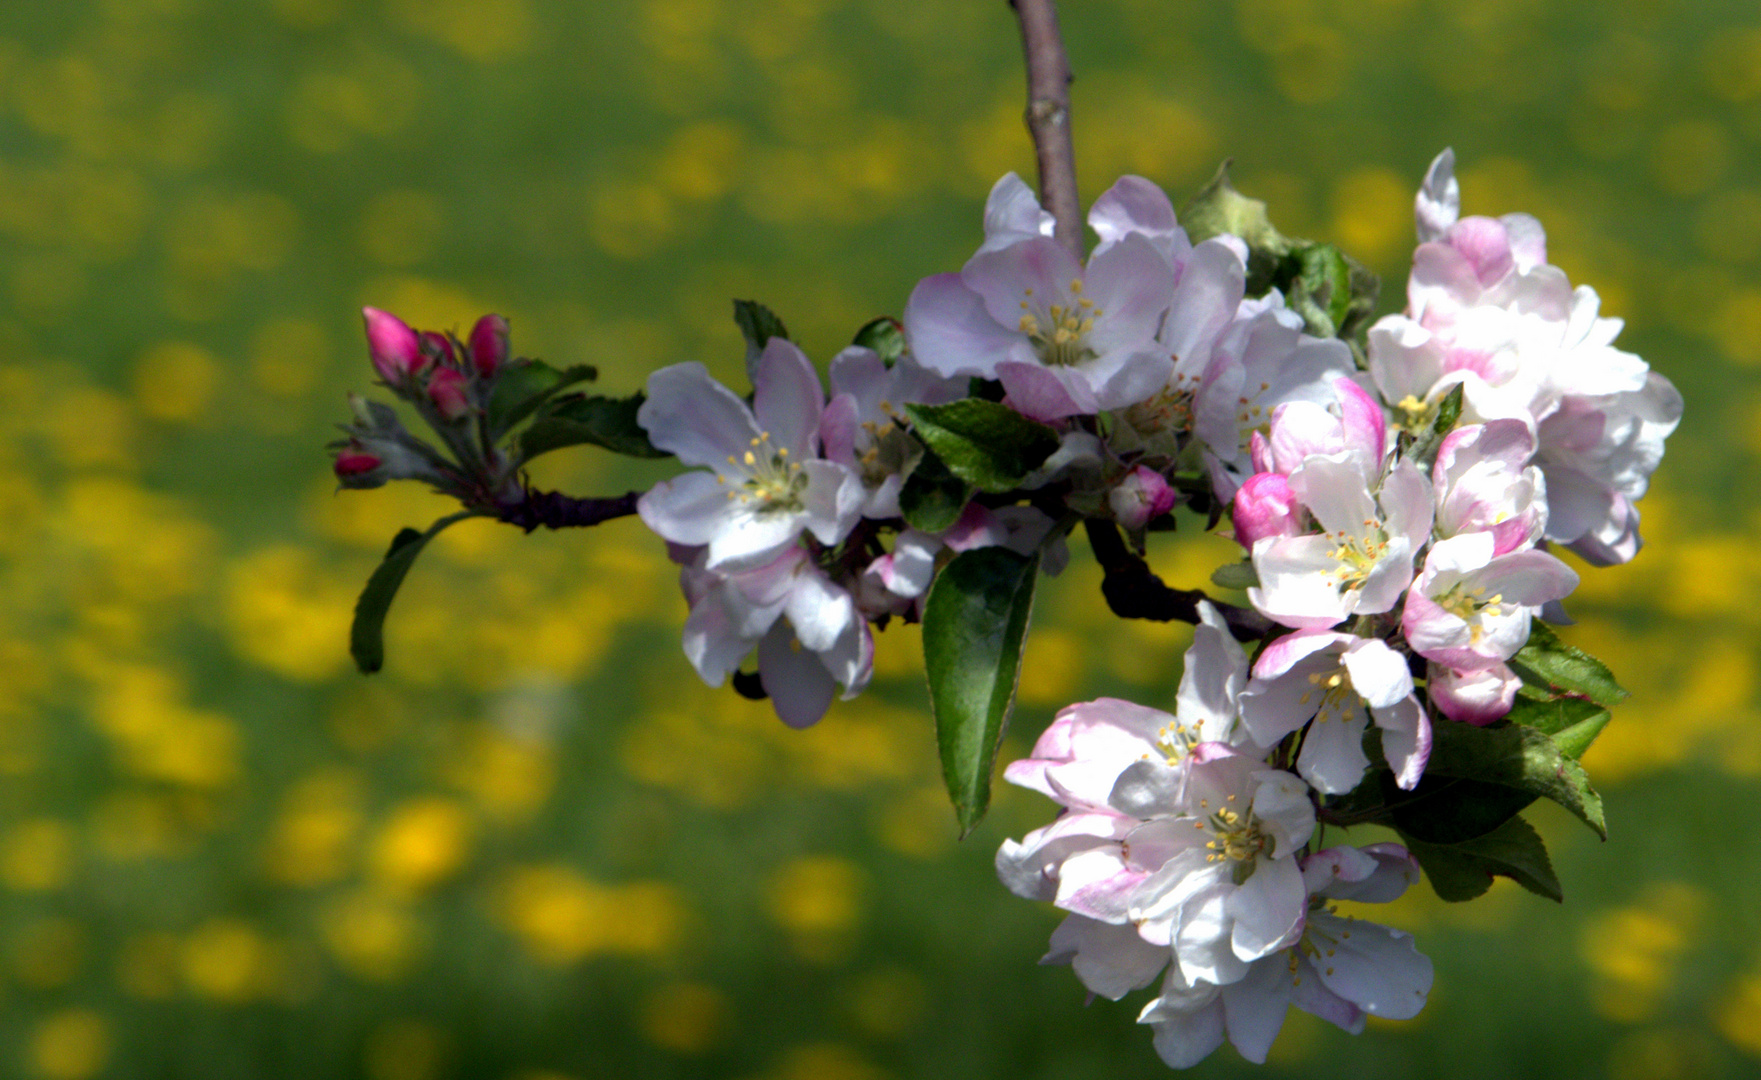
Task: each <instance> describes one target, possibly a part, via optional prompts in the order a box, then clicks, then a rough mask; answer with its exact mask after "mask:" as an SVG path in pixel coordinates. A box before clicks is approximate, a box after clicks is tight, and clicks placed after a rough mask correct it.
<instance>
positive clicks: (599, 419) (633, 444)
mask: <svg viewBox="0 0 1761 1080" xmlns="http://www.w3.org/2000/svg"><path fill="white" fill-rule="evenodd" d="M643 400H644V398H643V395H642V393H641V392H640V391H638V392H637V393H635V394H633V395H631V396H630V397H627V398H608V397H597V396H595V397H585V396H580V395H569V396H566V397H562V398H556V399H553V400H551V401H549V402H546V403H545V405H544V407H543V408H541V409H540V410H539V411H538V415H537V416H535V417H534V418H533V420H532V423H531V425H530V426H528V427H527V428H526V430H525V431H523V432H521V433H520V458H521V460H522V461H530V460H532V459H533V458H535V457H537V456H538V455H539V454H548V453H549V452H550V451H552V450H560V449H562V448H563V447H565V446H580V445H582V444H583V443H591V444H592V445H594V446H602V447H604V448H605V449H607V450H610V451H612V452H614V453H618V454H624V455H627V456H629V457H640V458H664V457H671V456H672V455H671V454H668V453H667V452H666V451H665V450H657V449H655V447H654V444H652V443H650V442H649V441H648V433H647V432H645V431H643V430H642V425H640V424H638V423H637V422H636V410H637V409H640V408H641V407H642V402H643Z"/></svg>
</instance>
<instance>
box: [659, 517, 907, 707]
mask: <svg viewBox="0 0 1761 1080" xmlns="http://www.w3.org/2000/svg"><path fill="white" fill-rule="evenodd" d="M673 555H674V557H675V559H678V560H679V561H681V564H682V565H681V571H680V582H681V585H682V586H683V588H684V592H685V598H686V601H687V602H688V603H689V604H690V607H691V614H690V615H689V616H688V617H687V618H686V620H685V631H684V647H685V656H686V658H687V659H689V660H690V661H691V665H692V666H693V667H694V668H696V669H697V673H698V675H699V676H701V677H702V679H703V681H704V682H706V683H708V684H709V685H711V686H720V685H721V684H722V683H723V682H725V681H726V680H727V677H728V676H729V675H730V674H732V673H733V672H734V670H735V669H736V668H738V667H739V666H740V662H741V661H742V660H743V659H745V657H746V656H747V655H748V654H749V653H751V652H752V650H753V648H754V647H756V648H757V649H758V673H759V679H760V682H761V684H762V685H763V686H764V689H765V691H766V693H768V694H769V695H770V698H771V702H772V704H773V705H774V706H775V708H776V712H777V715H778V717H780V718H781V719H782V721H783V722H784V723H786V724H788V725H789V726H790V727H807V726H809V725H811V724H813V723H815V722H817V721H818V720H819V718H820V717H822V716H824V715H825V711H826V709H827V708H828V707H829V706H830V705H831V702H832V698H833V697H834V696H836V695H837V693H838V691H837V684H842V685H843V687H844V690H843V695H842V696H843V697H844V698H846V699H848V698H852V697H855V696H856V695H857V694H858V693H860V692H861V691H862V689H863V688H864V687H865V686H866V685H867V684H868V680H869V677H870V675H871V674H872V673H873V663H874V639H873V636H872V634H871V633H870V632H869V629H868V623H867V622H866V621H865V620H864V619H863V618H861V616H860V614H859V613H858V612H857V609H856V603H855V600H854V599H853V598H852V597H851V595H850V593H849V591H848V590H847V589H845V588H843V587H842V586H840V585H838V584H837V583H835V582H833V581H832V580H831V579H830V577H828V576H827V574H826V573H825V571H824V570H822V569H820V568H819V567H818V566H817V565H815V564H814V562H813V560H812V559H811V558H810V557H809V555H808V553H807V551H806V549H805V548H803V547H801V546H799V545H794V546H791V547H788V548H786V549H784V551H783V553H782V554H781V555H779V556H778V557H777V558H776V559H774V560H773V561H771V562H770V563H768V564H765V565H763V566H759V567H755V568H753V569H750V570H744V571H738V572H729V573H723V572H718V571H716V570H714V569H711V568H709V567H708V566H707V556H708V552H707V549H706V548H701V547H698V548H674V549H673Z"/></svg>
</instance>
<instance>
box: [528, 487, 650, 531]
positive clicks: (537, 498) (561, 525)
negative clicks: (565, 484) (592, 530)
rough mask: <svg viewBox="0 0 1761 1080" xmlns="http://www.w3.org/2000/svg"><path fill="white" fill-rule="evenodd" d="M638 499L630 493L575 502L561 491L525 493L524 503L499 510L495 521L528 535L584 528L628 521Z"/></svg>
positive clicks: (639, 496)
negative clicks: (545, 530) (620, 519)
mask: <svg viewBox="0 0 1761 1080" xmlns="http://www.w3.org/2000/svg"><path fill="white" fill-rule="evenodd" d="M641 497H642V493H641V492H640V491H632V492H629V493H627V494H624V495H616V496H613V497H611V498H606V499H576V498H572V497H570V496H568V495H564V494H563V493H562V492H560V491H532V490H529V489H528V490H527V492H526V497H525V498H524V499H522V500H520V501H519V502H517V503H511V504H509V505H506V506H502V507H499V508H498V509H497V513H496V520H498V521H505V522H507V523H508V524H510V525H518V526H519V527H520V528H522V529H525V530H526V531H527V532H531V531H532V530H533V529H536V528H538V527H539V526H541V525H542V526H543V527H544V528H546V529H570V528H583V527H586V526H588V525H598V524H599V523H600V522H602V521H611V520H612V519H613V518H621V517H629V516H630V515H631V514H634V513H635V512H636V500H637V499H639V498H641Z"/></svg>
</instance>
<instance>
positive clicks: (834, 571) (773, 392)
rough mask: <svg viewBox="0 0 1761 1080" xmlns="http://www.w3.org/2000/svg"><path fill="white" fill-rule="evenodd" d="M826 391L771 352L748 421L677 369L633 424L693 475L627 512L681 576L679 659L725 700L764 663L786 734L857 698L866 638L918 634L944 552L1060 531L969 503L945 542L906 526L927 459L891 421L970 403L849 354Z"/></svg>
mask: <svg viewBox="0 0 1761 1080" xmlns="http://www.w3.org/2000/svg"><path fill="white" fill-rule="evenodd" d="M830 374H831V396H830V399H829V400H828V399H827V395H826V392H825V389H824V388H823V387H822V386H821V384H820V380H819V376H818V374H817V373H816V372H815V371H814V369H813V365H812V363H810V362H809V361H808V359H807V356H806V354H804V353H803V352H802V351H801V350H800V348H798V347H797V346H795V345H794V344H793V343H792V342H790V341H788V340H787V339H785V338H782V337H772V338H770V339H769V341H768V342H767V343H765V345H764V347H763V349H762V351H761V352H760V354H759V355H758V357H757V360H756V363H755V364H754V365H753V370H752V382H753V393H752V400H751V403H750V404H748V403H747V402H745V401H742V400H741V399H740V398H739V397H738V396H737V395H735V394H734V392H733V391H731V390H729V389H728V388H727V387H725V386H723V385H722V384H721V383H718V382H716V381H715V380H714V379H713V378H711V377H710V375H709V372H708V371H707V370H706V369H705V368H704V367H703V365H702V364H697V363H686V364H676V365H673V366H672V367H667V368H662V369H661V370H659V371H656V372H655V373H654V374H653V375H651V376H649V379H648V397H647V400H646V401H645V402H644V403H643V404H642V406H641V409H640V410H639V411H638V413H637V421H638V422H639V423H640V424H641V425H642V427H643V429H644V430H645V431H646V432H647V433H648V438H649V440H650V441H651V442H652V443H653V444H654V445H655V446H656V447H658V448H659V449H661V450H665V451H668V452H670V453H672V454H674V455H676V456H677V457H678V459H679V461H680V462H681V463H683V464H685V465H691V466H698V467H700V470H701V471H696V472H688V473H685V474H684V475H682V476H679V477H677V478H675V479H673V480H668V481H665V482H663V483H661V484H659V485H657V486H656V487H654V488H653V489H652V490H650V491H649V492H648V493H647V494H646V495H644V496H643V497H642V499H641V500H640V502H639V503H638V504H637V509H638V512H639V513H640V514H641V515H642V520H643V522H644V523H646V524H647V525H648V527H649V528H651V529H653V530H654V531H655V532H656V533H657V534H659V535H660V536H661V537H662V538H663V539H665V540H666V541H667V542H668V544H669V550H670V551H671V553H672V556H673V559H674V561H676V562H678V563H679V564H680V565H681V567H682V571H681V582H682V585H683V588H684V592H685V598H686V600H687V602H688V603H689V604H690V607H691V614H690V616H689V617H688V618H687V619H686V621H685V633H684V644H685V655H686V656H687V657H688V658H689V659H690V661H691V664H692V666H694V667H695V668H696V669H697V673H698V674H699V675H701V676H702V677H703V679H704V681H705V682H707V683H709V684H710V685H711V686H720V685H721V684H722V683H723V682H724V681H726V679H727V678H728V676H729V675H730V674H732V673H733V672H734V671H735V670H736V669H737V668H738V667H739V665H740V663H741V661H742V660H743V659H744V658H745V657H746V656H747V655H748V654H749V653H751V652H752V651H753V649H754V647H756V648H757V650H758V678H759V683H760V686H761V687H762V689H763V691H764V693H765V694H766V695H768V696H769V697H770V699H771V701H772V703H773V704H774V706H775V708H776V712H777V715H778V716H779V717H780V718H781V719H782V720H783V722H784V723H786V724H789V725H790V726H793V727H806V726H808V725H810V724H813V723H815V722H817V721H818V720H819V719H820V717H822V716H823V715H825V711H826V709H827V708H828V707H829V706H830V705H831V702H832V699H833V697H834V696H837V694H838V692H839V687H840V686H841V687H842V688H843V689H842V696H844V697H846V698H849V697H853V696H855V695H856V694H858V693H860V692H861V691H862V689H863V687H865V686H866V685H867V684H868V680H869V676H870V675H871V674H872V672H873V659H874V639H873V636H872V633H871V631H870V624H871V622H873V623H881V624H884V623H885V622H886V620H887V619H889V618H892V617H895V616H905V617H915V616H916V614H917V612H918V609H919V607H920V605H921V602H922V600H923V596H924V594H925V593H926V592H927V591H928V589H929V585H930V580H931V578H932V577H933V575H934V572H935V566H936V560H937V557H938V555H939V553H940V552H941V551H942V550H944V549H949V550H952V551H956V552H958V551H966V550H969V549H972V548H977V547H986V546H991V545H996V544H1006V545H1010V546H1013V547H1020V548H1024V549H1032V548H1034V547H1036V546H1037V545H1038V544H1039V543H1040V541H1041V540H1042V539H1043V538H1044V537H1045V536H1046V534H1047V533H1048V531H1049V530H1050V529H1051V527H1052V521H1051V519H1050V518H1047V517H1046V516H1045V515H1044V514H1042V513H1040V512H1039V511H1037V510H1034V509H1032V508H1031V507H1011V508H1000V509H998V510H996V511H992V510H990V509H987V508H985V507H984V506H981V505H979V504H977V503H973V504H971V505H969V506H968V507H967V508H966V510H965V511H964V512H963V513H962V514H961V515H960V517H959V519H958V520H957V521H956V522H955V523H954V524H953V525H952V526H951V527H949V528H947V529H942V530H938V531H935V532H924V531H921V530H917V529H911V528H909V527H907V526H905V525H904V523H903V522H902V521H900V520H899V513H900V510H899V494H900V488H901V486H902V484H903V475H904V474H905V473H906V472H907V471H908V470H909V469H911V468H912V467H914V466H915V465H916V463H917V460H918V459H919V458H920V457H921V454H922V450H921V448H920V447H918V445H917V443H916V442H915V440H913V439H912V438H911V437H910V436H909V435H907V434H906V433H905V430H904V428H903V423H904V421H903V413H902V412H901V410H902V409H903V408H904V406H906V405H909V404H937V403H944V402H948V401H951V400H954V399H956V398H959V397H961V396H963V395H964V392H965V389H966V388H965V385H964V383H963V382H955V381H951V380H948V379H945V378H943V377H941V376H939V375H937V374H935V373H934V372H931V371H927V370H925V369H924V368H922V367H920V366H918V365H917V364H916V363H914V362H913V361H912V360H911V359H910V358H909V357H900V358H898V359H897V360H895V362H894V363H893V364H892V365H891V366H890V367H889V366H888V365H887V364H885V363H884V362H883V361H882V360H881V358H880V356H879V355H878V354H877V353H876V352H875V351H873V350H872V349H868V348H863V347H859V346H852V347H850V348H848V349H845V350H844V351H842V352H840V353H839V354H838V355H837V356H835V357H834V358H833V359H832V363H831V373H830ZM883 525H885V526H887V527H888V528H890V529H891V531H892V532H893V533H894V534H895V535H894V539H893V543H892V546H891V548H890V550H889V549H887V548H885V547H884V546H883V545H882V536H883V533H882V526H883Z"/></svg>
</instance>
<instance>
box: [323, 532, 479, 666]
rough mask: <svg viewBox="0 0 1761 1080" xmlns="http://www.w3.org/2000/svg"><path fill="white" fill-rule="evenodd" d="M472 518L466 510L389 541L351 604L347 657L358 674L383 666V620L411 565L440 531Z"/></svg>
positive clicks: (401, 533)
mask: <svg viewBox="0 0 1761 1080" xmlns="http://www.w3.org/2000/svg"><path fill="white" fill-rule="evenodd" d="M474 516H475V514H474V512H472V511H468V510H467V511H464V512H462V513H458V514H453V515H452V516H450V517H443V518H441V519H440V520H439V521H436V522H435V523H434V524H433V525H430V526H429V527H428V531H427V532H417V531H416V530H415V529H404V530H403V531H401V532H399V533H398V534H397V535H396V536H395V537H393V538H392V540H391V547H390V549H388V550H387V551H386V553H385V558H384V559H383V560H382V561H381V562H380V563H379V565H378V567H376V568H375V569H374V571H373V575H372V576H371V577H369V578H368V579H367V587H366V588H364V589H362V590H361V598H360V599H359V600H357V601H355V621H354V624H353V625H352V626H350V627H349V655H350V656H353V657H354V658H355V666H356V667H358V668H360V669H361V674H363V675H371V674H373V673H374V672H375V671H378V670H379V669H380V668H382V667H384V666H385V616H386V614H387V613H388V612H390V611H391V602H392V600H394V599H395V598H396V597H397V590H398V588H399V587H400V586H402V585H403V583H404V575H405V574H408V573H409V572H410V567H411V566H414V565H415V562H416V556H418V555H420V554H422V549H423V548H425V547H427V546H428V541H430V540H432V539H434V538H435V537H436V536H439V535H440V531H441V530H442V529H444V528H446V527H447V526H448V525H452V524H454V523H455V522H459V521H463V520H465V519H466V518H468V517H474Z"/></svg>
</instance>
